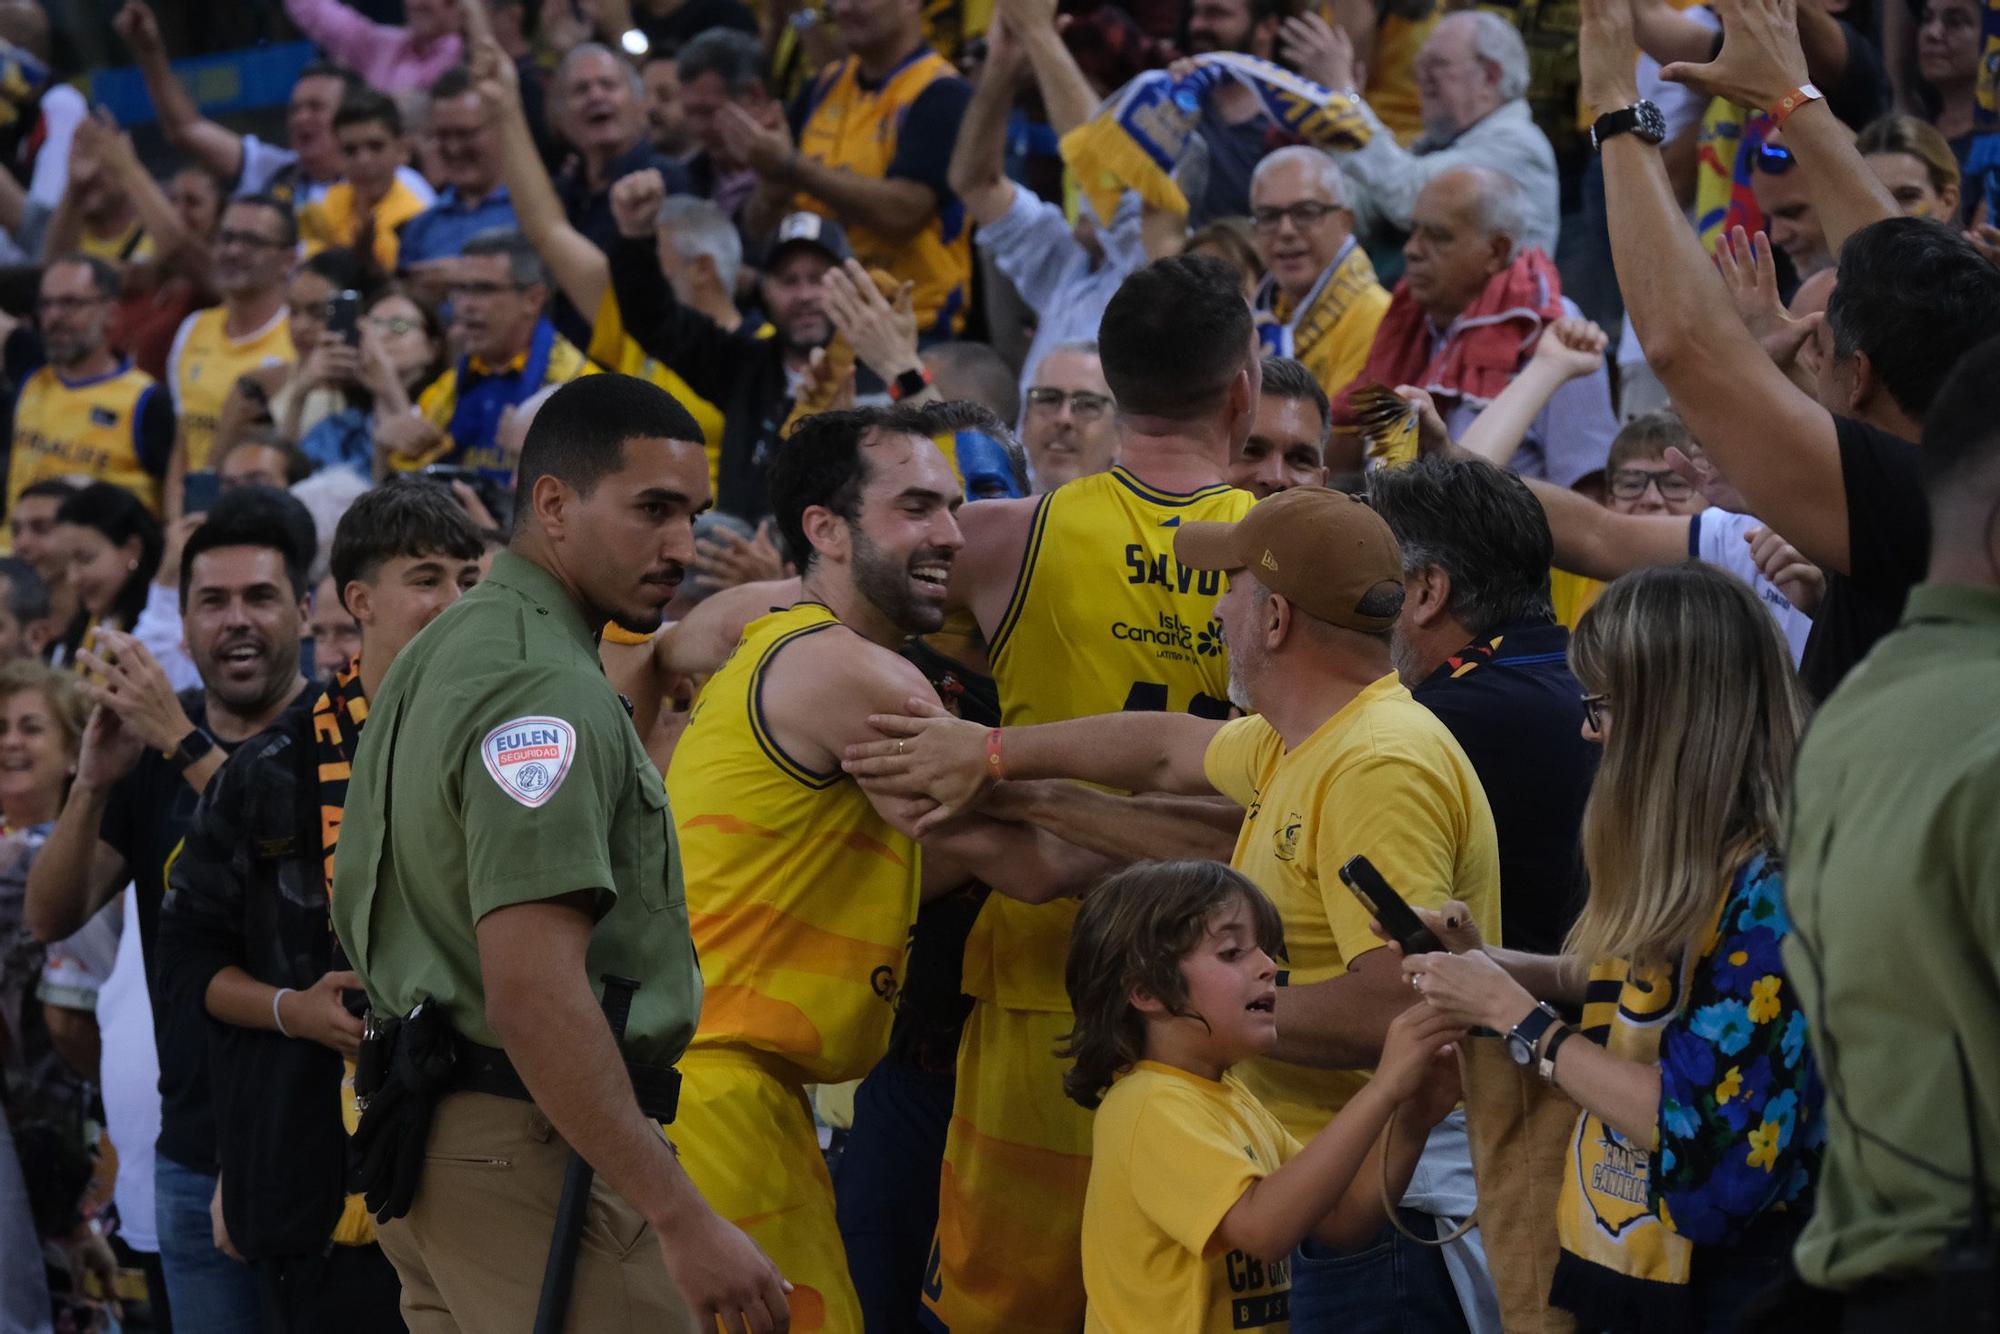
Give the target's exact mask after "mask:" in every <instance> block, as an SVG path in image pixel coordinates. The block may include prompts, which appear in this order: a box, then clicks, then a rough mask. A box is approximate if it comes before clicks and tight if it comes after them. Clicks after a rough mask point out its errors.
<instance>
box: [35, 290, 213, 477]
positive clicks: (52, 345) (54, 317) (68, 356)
mask: <svg viewBox="0 0 2000 1334" xmlns="http://www.w3.org/2000/svg"><path fill="white" fill-rule="evenodd" d="M117 296H118V273H117V270H115V269H113V268H112V267H111V265H109V264H108V263H106V262H105V261H104V260H101V259H96V258H93V257H90V256H86V255H80V254H75V255H67V256H65V257H63V258H61V259H58V260H56V261H54V262H53V263H51V264H50V265H49V266H48V267H47V268H46V269H44V270H43V271H42V282H41V292H40V295H39V296H38V297H37V299H36V303H35V309H36V314H37V316H38V317H39V318H40V321H41V326H42V341H43V343H44V344H46V345H47V348H48V355H49V362H48V365H46V366H43V367H42V368H41V369H40V370H38V371H36V372H35V373H34V374H33V375H31V376H29V377H28V378H27V380H26V381H24V382H23V383H22V385H21V389H20V393H19V394H18V395H17V396H16V398H15V400H14V444H13V454H12V457H11V459H10V460H9V463H8V467H7V506H6V513H8V514H10V515H11V514H12V513H13V512H14V502H15V501H16V500H17V499H19V497H20V495H21V492H22V491H23V490H25V489H26V488H27V487H28V486H30V485H31V484H33V483H35V482H40V481H47V480H49V479H51V478H56V477H70V476H75V475H79V474H81V475H83V476H87V477H89V478H91V479H92V480H93V481H99V482H113V483H116V484H117V485H119V486H122V487H124V488H125V489H126V490H127V491H130V492H131V493H132V494H133V495H135V496H137V497H139V499H140V500H142V501H144V502H145V503H146V507H147V508H148V509H150V510H152V511H153V513H155V514H158V513H159V512H160V476H161V474H163V473H164V472H165V471H166V468H167V454H168V452H169V451H170V450H171V449H172V448H173V442H174V412H173V408H172V406H171V405H170V404H169V403H168V401H167V396H166V395H165V394H164V393H162V392H160V387H159V386H158V385H157V384H155V383H154V382H153V377H152V376H150V375H148V374H146V373H145V372H144V371H141V370H135V369H134V368H133V366H132V363H131V362H129V361H120V360H119V359H118V358H117V357H116V356H115V355H113V354H112V351H111V348H110V346H109V344H107V343H106V341H105V325H106V323H107V322H108V320H109V318H110V314H111V303H112V302H113V301H114V300H116V299H117Z"/></svg>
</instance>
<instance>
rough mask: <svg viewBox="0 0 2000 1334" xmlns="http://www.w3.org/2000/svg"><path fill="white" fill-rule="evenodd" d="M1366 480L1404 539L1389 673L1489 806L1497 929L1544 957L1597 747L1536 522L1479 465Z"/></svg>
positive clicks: (1578, 888)
mask: <svg viewBox="0 0 2000 1334" xmlns="http://www.w3.org/2000/svg"><path fill="white" fill-rule="evenodd" d="M1368 486H1369V499H1370V500H1371V501H1372V502H1373V504H1374V506H1375V510H1376V512H1377V513H1378V514H1380V515H1381V516H1382V517H1383V518H1384V519H1385V520H1387V521H1388V524H1389V528H1390V530H1391V531H1392V532H1394V533H1395V534H1396V541H1397V542H1398V543H1400V544H1401V546H1402V549H1403V587H1404V590H1405V592H1404V598H1403V611H1402V615H1401V616H1400V618H1399V619H1398V620H1397V622H1396V629H1395V636H1394V639H1393V642H1392V645H1391V652H1392V653H1393V655H1394V657H1395V663H1396V670H1397V672H1398V673H1399V674H1400V675H1401V676H1402V678H1403V684H1404V685H1405V686H1407V687H1409V690H1410V693H1411V694H1412V695H1414V696H1415V697H1416V700H1417V702H1418V703H1420V704H1422V705H1423V706H1424V707H1426V708H1428V709H1429V710H1430V711H1431V712H1432V713H1434V714H1436V715H1437V716H1438V719H1439V721H1441V722H1443V723H1444V725H1445V726H1446V727H1447V728H1449V729H1451V734H1452V736H1453V737H1454V738H1456V739H1457V741H1458V744H1459V746H1460V747H1461V748H1463V749H1464V751H1465V753H1466V755H1467V756H1468V757H1469V758H1470V759H1471V760H1472V767H1473V769H1474V770H1475V771H1476V772H1477V773H1478V774H1479V781H1480V784H1481V785H1482V786H1483V787H1484V788H1485V789H1486V800H1487V802H1488V804H1490V805H1491V806H1492V807H1493V823H1494V825H1495V826H1496V827H1497V828H1498V830H1499V834H1500V923H1501V934H1502V938H1503V939H1504V940H1506V942H1507V944H1508V945H1509V947H1511V948H1514V949H1523V950H1533V951H1535V952H1536V953H1544V954H1553V953H1556V952H1557V951H1558V950H1560V948H1561V946H1562V940H1563V936H1564V934H1565V933H1566V932H1567V931H1568V930H1569V924H1570V922H1571V920H1572V919H1573V918H1574V917H1575V916H1576V910H1577V909H1578V908H1579V907H1581V906H1582V903H1583V889H1584V885H1583V865H1582V862H1581V861H1580V859H1579V858H1578V856H1577V826H1578V824H1579V823H1580V822H1581V820H1582V819H1583V804H1584V799H1585V798H1586V797H1587V796H1588V795H1589V793H1590V781H1591V777H1592V776H1593V775H1594V774H1595V773H1596V769H1597V757H1596V751H1597V748H1596V747H1595V746H1593V745H1591V744H1590V743H1589V742H1587V741H1585V740H1584V739H1583V731H1582V726H1583V702H1582V696H1583V690H1582V687H1580V686H1579V685H1577V682H1576V677H1574V676H1573V675H1571V674H1570V670H1569V663H1568V661H1567V657H1568V653H1569V631H1568V630H1566V629H1564V628H1563V627H1562V626H1561V625H1558V624H1557V623H1556V618H1555V612H1554V610H1553V609H1552V608H1551V607H1550V605H1549V595H1548V576H1549V558H1550V553H1551V551H1552V550H1553V546H1554V543H1553V539H1552V538H1551V537H1550V536H1549V525H1548V520H1547V519H1546V518H1545V517H1544V516H1543V514H1542V507H1541V505H1540V504H1539V503H1538V502H1537V501H1536V500H1535V497H1534V495H1533V494H1532V493H1531V492H1530V491H1529V490H1528V488H1527V487H1526V486H1525V485H1524V484H1523V483H1522V482H1521V480H1520V479H1519V478H1518V477H1515V476H1513V475H1512V474H1511V473H1508V472H1506V471H1504V470H1503V469H1500V468H1493V467H1489V466H1487V465H1486V464H1484V463H1480V462H1473V461H1463V460H1450V459H1421V460H1419V461H1418V462H1416V463H1414V464H1412V465H1411V466H1409V467H1407V468H1395V469H1384V470H1382V471H1380V472H1377V473H1376V474H1374V475H1373V476H1372V477H1371V478H1370V479H1369V483H1368Z"/></svg>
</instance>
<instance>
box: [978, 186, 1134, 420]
mask: <svg viewBox="0 0 2000 1334" xmlns="http://www.w3.org/2000/svg"><path fill="white" fill-rule="evenodd" d="M1097 238H1098V243H1099V244H1100V245H1101V246H1102V247H1103V248H1104V262H1103V263H1101V264H1099V265H1098V266H1097V267H1096V268H1094V269H1093V268H1091V266H1090V255H1089V253H1088V252H1087V251H1085V250H1084V248H1083V246H1082V245H1081V244H1080V243H1079V242H1078V241H1077V239H1076V237H1075V236H1074V235H1073V234H1072V233H1071V231H1070V226H1069V222H1068V220H1067V219H1065V218H1064V217H1063V211H1062V209H1060V208H1058V207H1057V206H1056V205H1054V204H1051V203H1049V202H1048V201H1046V200H1044V199H1042V198H1040V197H1038V196H1037V195H1036V194H1035V192H1034V191H1032V190H1030V189H1028V188H1026V187H1025V186H1021V185H1016V186H1015V187H1014V200H1013V202H1012V203H1010V204H1009V205H1008V206H1007V211H1006V212H1005V213H1003V214H1001V215H1000V216H999V217H998V218H996V219H995V220H994V221H993V222H992V223H990V224H989V225H987V226H985V227H981V228H980V229H979V231H978V233H977V234H976V237H975V240H976V242H977V244H978V245H980V246H981V247H983V248H984V249H986V250H987V251H989V252H990V253H991V254H992V256H993V267H995V268H996V269H999V270H1000V272H1001V273H1002V274H1004V275H1005V276H1006V278H1007V281H1009V282H1011V283H1013V284H1014V290H1015V291H1017V292H1019V293H1020V294H1021V299H1022V300H1023V301H1025V302H1027V303H1028V308H1029V309H1030V310H1032V311H1034V312H1035V337H1034V341H1033V342H1031V343H1029V344H1028V355H1027V357H1026V359H1025V360H1023V361H1022V363H1021V393H1022V395H1023V397H1024V399H1025V396H1026V394H1027V392H1028V385H1029V384H1030V383H1031V382H1032V380H1033V377H1034V374H1035V368H1036V367H1037V366H1040V365H1041V364H1042V357H1043V356H1044V355H1046V354H1047V352H1048V350H1049V349H1050V348H1052V347H1055V346H1056V345H1058V344H1060V343H1075V342H1081V341H1085V340H1088V341H1090V342H1095V341H1097V326H1098V323H1099V321H1101V320H1102V319H1103V318H1104V308H1105V306H1107V305H1109V304H1110V302H1111V296H1112V294H1113V293H1114V292H1116V291H1117V290H1118V287H1119V284H1121V283H1123V282H1124V281H1125V279H1126V277H1127V276H1129V275H1130V274H1131V273H1132V272H1133V271H1134V270H1135V269H1138V268H1140V267H1142V266H1143V265H1144V264H1145V263H1146V247H1145V242H1144V241H1143V239H1142V238H1141V236H1140V234H1139V196H1138V195H1136V194H1134V193H1133V192H1131V191H1130V190H1128V191H1126V192H1125V194H1124V195H1123V196H1122V197H1121V198H1120V199H1119V201H1118V208H1117V211H1116V212H1114V213H1113V214H1112V216H1111V225H1110V226H1109V227H1102V228H1099V229H1098V233H1097Z"/></svg>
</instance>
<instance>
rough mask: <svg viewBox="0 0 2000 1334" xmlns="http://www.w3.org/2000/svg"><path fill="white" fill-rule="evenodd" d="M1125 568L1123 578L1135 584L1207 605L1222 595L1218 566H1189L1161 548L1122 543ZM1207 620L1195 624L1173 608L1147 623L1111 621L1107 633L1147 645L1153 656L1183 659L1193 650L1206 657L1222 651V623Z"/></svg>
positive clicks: (1174, 660) (1190, 654) (1176, 659)
mask: <svg viewBox="0 0 2000 1334" xmlns="http://www.w3.org/2000/svg"><path fill="white" fill-rule="evenodd" d="M1125 568H1126V570H1127V571H1128V573H1127V574H1126V576H1125V582H1126V583H1128V584H1131V585H1133V586H1135V587H1146V586H1149V585H1157V586H1158V587H1161V588H1165V589H1167V590H1168V591H1169V592H1172V593H1177V594H1180V595H1182V596H1192V597H1197V598H1200V599H1202V600H1203V601H1204V602H1206V603H1208V604H1209V605H1210V606H1213V605H1214V600H1215V599H1216V598H1218V597H1220V596H1221V595H1222V572H1221V571H1220V570H1196V569H1190V568H1189V567H1188V566H1185V565H1182V564H1181V563H1180V562H1179V561H1177V560H1175V559H1174V558H1173V557H1172V556H1169V555H1167V554H1165V553H1164V552H1163V553H1161V554H1159V555H1149V554H1148V553H1147V551H1146V548H1145V547H1143V546H1141V545H1140V544H1139V543H1137V542H1129V543H1127V544H1126V546H1125ZM1207 621H1208V623H1207V625H1205V626H1197V625H1196V624H1195V623H1194V622H1191V621H1188V620H1186V619H1184V618H1183V617H1181V615H1180V614H1179V613H1177V612H1171V611H1166V612H1161V613H1159V615H1158V618H1157V619H1156V620H1155V621H1154V623H1153V624H1151V625H1135V624H1133V623H1132V622H1130V621H1114V622H1113V623H1112V626H1111V637H1112V638H1113V639H1119V640H1124V641H1127V642H1129V643H1136V644H1146V645H1149V646H1150V647H1151V648H1152V649H1153V650H1154V656H1155V657H1159V658H1165V659H1167V660H1169V661H1173V662H1185V661H1188V660H1190V659H1192V658H1193V657H1194V656H1195V655H1197V654H1199V655H1200V656H1202V657H1204V658H1210V657H1214V656H1215V655H1216V654H1219V653H1221V652H1222V623H1221V622H1220V621H1218V620H1216V619H1215V618H1214V617H1208V618H1207Z"/></svg>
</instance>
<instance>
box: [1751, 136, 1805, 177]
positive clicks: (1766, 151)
mask: <svg viewBox="0 0 2000 1334" xmlns="http://www.w3.org/2000/svg"><path fill="white" fill-rule="evenodd" d="M1797 161H1798V159H1797V158H1795V157H1793V156H1792V152H1791V150H1790V149H1788V148H1783V147H1781V146H1779V145H1777V144H1769V143H1760V144H1758V145H1757V162H1756V166H1757V170H1758V171H1761V172H1763V173H1764V174H1765V175H1766V176H1783V175H1784V174H1785V173H1786V172H1788V171H1790V170H1791V169H1792V167H1793V165H1794V164H1795V163H1796V162H1797Z"/></svg>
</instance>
